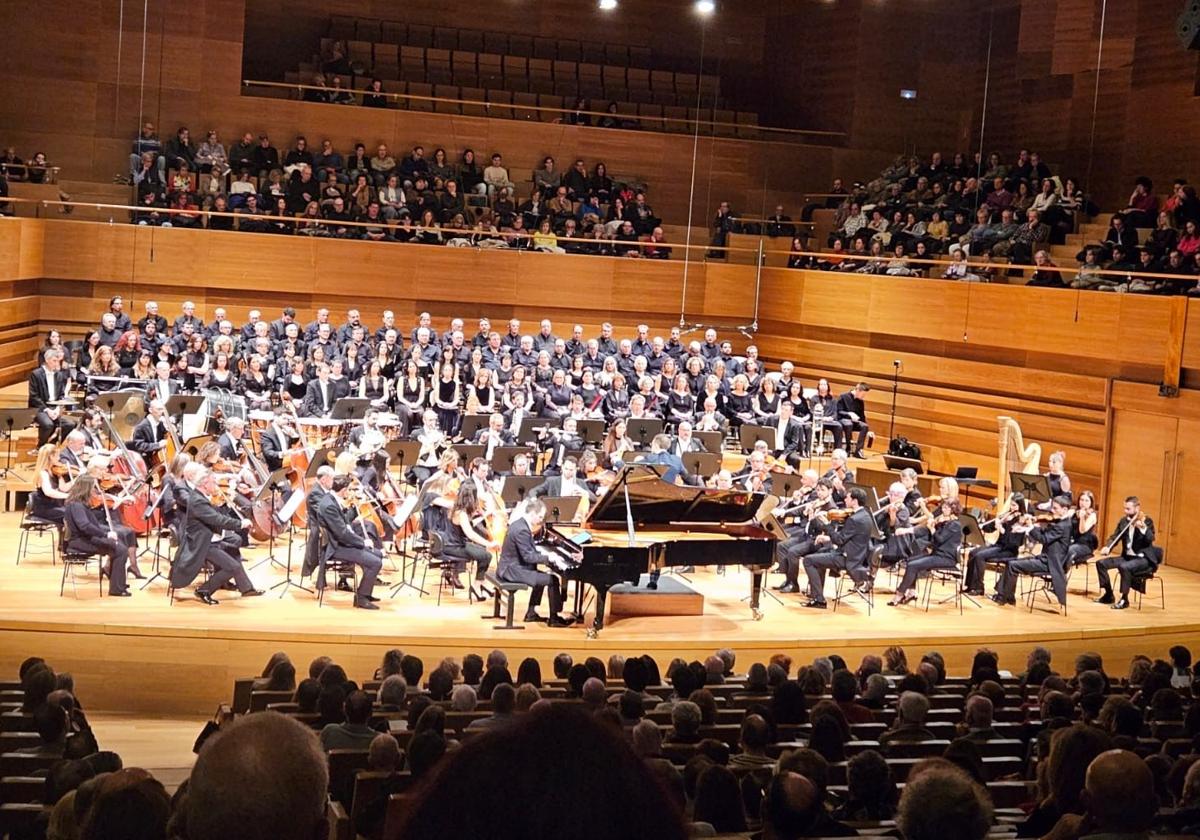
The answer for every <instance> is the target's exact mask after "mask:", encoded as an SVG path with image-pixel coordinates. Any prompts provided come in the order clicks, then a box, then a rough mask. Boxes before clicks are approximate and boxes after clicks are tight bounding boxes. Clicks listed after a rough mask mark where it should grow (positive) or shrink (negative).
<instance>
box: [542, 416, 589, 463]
mask: <svg viewBox="0 0 1200 840" xmlns="http://www.w3.org/2000/svg"><path fill="white" fill-rule="evenodd" d="M578 428H579V426H578V421H576V420H575V418H574V417H567V418H565V419H564V420H563V421H562V428H561V429H554V428H550V427H547V428H545V429H543V430H542V432H541V433H540V434H539V436H538V438H539V440H543V441H545V442H546V443H547V448H548V451H549V452H550V457H549V459H548V460H547V462H546V468H545V469H544V470H543V472H544V473H545V474H546V475H557V474H558V473H559V472H560V471H561V470H562V463H563V459H565V458H566V457H567V453H568V452H580V451H582V450H583V446H584V443H583V438H581V437H580V436H579V431H578Z"/></svg>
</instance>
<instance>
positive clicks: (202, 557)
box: [171, 463, 263, 606]
mask: <svg viewBox="0 0 1200 840" xmlns="http://www.w3.org/2000/svg"><path fill="white" fill-rule="evenodd" d="M183 476H184V481H183V483H182V484H180V485H179V486H178V487H177V488H176V493H177V496H179V497H180V499H181V500H186V501H184V513H183V515H182V516H181V517H180V543H179V549H178V550H177V552H176V554H175V560H174V562H172V563H171V586H172V588H174V589H182V588H183V587H185V586H188V585H189V584H191V582H192V581H194V580H195V579H196V576H197V575H199V574H200V570H201V568H203V566H204V564H205V563H208V564H210V565H211V566H212V567H213V574H212V576H211V577H210V578H209V579H208V580H207V581H205V582H204V583H203V584H201V585H200V586H198V587H196V600H197V601H200V602H201V603H204V604H208V605H210V606H215V605H216V604H219V603H220V601H218V600H217V599H216V598H214V597H213V593H214V592H216V591H217V590H218V589H220V588H222V587H223V586H224V585H225V583H226V582H227V581H230V580H232V581H233V582H234V584H235V585H236V586H237V589H238V591H239V592H241V594H242V597H243V598H249V597H253V596H257V595H262V594H263V591H262V590H261V589H255V588H254V584H253V583H252V582H251V581H250V578H249V576H248V575H247V574H246V570H245V569H243V568H242V564H241V561H239V560H237V559H235V558H234V557H232V556H230V555H229V553H228V552H227V551H226V544H225V542H224V540H223V539H221V536H222V534H223V533H224V532H225V531H233V530H238V529H243V528H246V527H248V526H249V524H250V523H249V522H247V521H245V520H241V519H238V518H237V517H236V516H232V515H230V514H228V513H224V512H222V511H221V510H219V509H218V508H217V507H215V506H214V505H213V503H212V502H211V501H210V500H209V499H210V497H211V496H212V495H213V494H215V493H216V492H217V482H216V478H215V477H214V476H213V474H212V473H211V472H210V471H209V470H207V469H206V468H204V467H203V466H201V465H200V464H197V463H191V464H188V465H187V466H186V467H185V468H184V471H183ZM214 538H216V539H214Z"/></svg>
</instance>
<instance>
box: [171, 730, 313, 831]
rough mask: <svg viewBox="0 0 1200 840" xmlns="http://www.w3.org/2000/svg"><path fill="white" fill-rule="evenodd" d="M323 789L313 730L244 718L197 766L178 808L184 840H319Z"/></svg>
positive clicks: (224, 733)
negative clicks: (184, 797) (287, 839)
mask: <svg viewBox="0 0 1200 840" xmlns="http://www.w3.org/2000/svg"><path fill="white" fill-rule="evenodd" d="M328 789H329V770H328V766H327V763H326V760H325V754H324V753H323V752H321V747H320V744H319V743H318V742H317V736H316V735H315V734H314V733H313V731H312V730H311V729H309V728H307V727H305V726H303V725H302V724H300V723H298V722H296V721H295V720H292V719H291V718H288V717H285V716H283V715H281V714H278V713H276V712H261V713H259V714H254V715H247V716H246V717H243V718H239V719H238V720H235V721H234V722H233V723H232V724H230V725H229V726H228V727H226V728H225V729H223V730H222V731H221V732H220V733H219V734H217V735H216V737H214V738H211V739H209V741H208V743H207V744H205V745H204V748H203V749H202V750H201V751H200V755H199V757H198V758H197V759H196V764H195V766H194V767H193V768H192V774H191V779H190V781H189V782H188V794H187V798H186V799H185V800H184V804H183V810H184V824H185V826H186V834H187V837H188V840H227V838H230V837H237V838H239V840H277V838H280V837H287V838H291V840H324V838H325V837H326V836H327V834H328V832H329V826H328V824H327V822H326V820H325V803H326V800H327V799H328Z"/></svg>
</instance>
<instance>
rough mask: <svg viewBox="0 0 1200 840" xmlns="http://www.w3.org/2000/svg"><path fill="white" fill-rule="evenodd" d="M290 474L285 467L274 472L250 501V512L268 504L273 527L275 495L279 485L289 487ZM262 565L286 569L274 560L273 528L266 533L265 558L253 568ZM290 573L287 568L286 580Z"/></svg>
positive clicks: (275, 508) (276, 510) (275, 510)
mask: <svg viewBox="0 0 1200 840" xmlns="http://www.w3.org/2000/svg"><path fill="white" fill-rule="evenodd" d="M290 472H291V469H290V468H287V467H284V468H282V469H278V470H275V472H273V473H271V474H270V475H268V476H267V480H266V481H264V482H263V484H262V487H260V488H258V492H257V493H255V494H254V498H253V499H251V500H250V507H251V510H253V507H254V505H256V504H258V503H259V502H263V501H265V502H267V503H269V504H270V506H271V524H272V526H274V525H275V524H276V523H277V522H278V520H277V519H276V518H275V517H276V515H277V514H278V512H279V511H278V507H277V505H276V504H275V493H276V491H277V490H278V489H279V485H281V484H282V485H284V486H286V487H290V486H291V484H290V482H289V481H288V473H290ZM278 524H281V525H282V524H286V523H285V522H279V523H278ZM263 563H274V564H275V565H276V566H280V567H283V568H287V567H286V566H284V564H283V563H280V562H279V561H278V560H276V559H275V528H274V527H272V528H271V530H270V531H268V532H267V556H266V557H264V558H263V559H261V560H259V561H258V562H257V563H255V564H254V568H255V569H257V568H258V567H259V566H261V565H262V564H263ZM291 572H292V570H291V569H290V568H288V578H289V579H290V578H291V576H292V575H291Z"/></svg>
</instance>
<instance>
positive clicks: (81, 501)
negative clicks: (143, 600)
mask: <svg viewBox="0 0 1200 840" xmlns="http://www.w3.org/2000/svg"><path fill="white" fill-rule="evenodd" d="M97 503H99V504H100V505H103V504H105V500H104V499H103V494H102V493H101V492H100V488H99V486H98V485H97V484H96V479H94V478H93V477H92V476H90V475H82V476H80V477H79V478H77V479H76V480H75V483H74V484H72V485H71V491H70V492H69V493H68V494H67V499H66V504H65V505H64V506H63V519H64V524H65V526H66V531H65V539H66V548H67V549H68V550H70V551H78V552H84V553H88V554H101V555H105V556H106V557H107V560H106V561H105V562H104V563H103V565H102V566H101V568H100V575H101V577H107V578H108V594H109V595H115V596H118V597H126V596H129V595H130V594H132V593H131V592H130V591H129V587H128V586H127V585H126V583H125V563H126V559H129V560H133V558H134V553H135V552H136V551H137V546H136V544H135V545H134V546H132V547H127V546H126V545H124V544H123V541H122V540H121V538H120V536H119V535H118V533H117V531H116V526H114V525H112V524H110V522H111V518H112V516H113V515H114V514H112V513H111V512H109V513H108V514H106V515H107V517H108V519H106V521H105V524H103V525H102V524H100V523H99V522H98V521H97V520H96V518H95V517H94V516H93V514H92V506H93V505H94V504H97Z"/></svg>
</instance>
